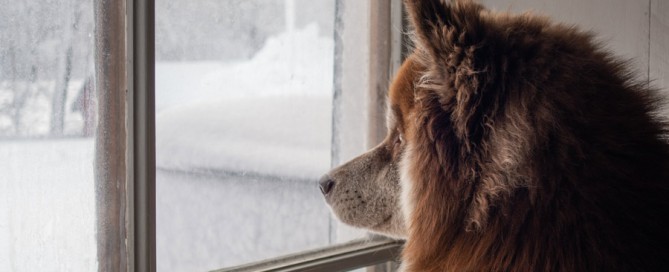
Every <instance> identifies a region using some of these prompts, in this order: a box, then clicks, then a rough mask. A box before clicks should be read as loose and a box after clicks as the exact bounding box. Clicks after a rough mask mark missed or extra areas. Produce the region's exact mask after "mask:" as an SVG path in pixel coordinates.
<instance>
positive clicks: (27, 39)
mask: <svg viewBox="0 0 669 272" xmlns="http://www.w3.org/2000/svg"><path fill="white" fill-rule="evenodd" d="M0 7H2V8H0V41H2V42H1V43H0V173H2V174H0V271H95V270H96V269H97V260H96V240H95V201H94V199H95V193H94V182H93V180H94V179H93V175H94V167H93V157H94V156H93V150H94V127H95V124H94V123H95V106H96V102H95V91H94V79H93V78H94V70H95V69H94V68H95V67H94V64H93V54H94V52H93V1H90V0H64V1H13V0H0Z"/></svg>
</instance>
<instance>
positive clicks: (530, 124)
mask: <svg viewBox="0 0 669 272" xmlns="http://www.w3.org/2000/svg"><path fill="white" fill-rule="evenodd" d="M404 3H405V5H406V9H407V14H408V17H409V21H410V22H411V25H412V26H413V29H414V32H413V43H414V44H413V46H414V50H413V53H412V54H410V55H409V56H408V58H407V59H406V60H405V63H404V64H403V65H402V67H401V69H400V71H399V72H398V74H397V75H396V77H395V79H394V81H393V82H392V84H391V87H390V89H389V94H388V105H389V108H388V118H387V119H388V122H387V123H388V135H387V137H386V138H385V140H384V141H383V142H382V143H381V144H380V145H379V146H377V147H376V148H374V149H372V150H371V151H369V152H368V153H365V154H363V155H361V156H360V157H358V158H356V159H353V160H352V161H350V162H348V163H346V164H344V165H342V166H341V167H339V168H336V169H333V170H332V171H331V172H330V173H329V174H328V175H326V176H325V177H324V179H323V180H322V182H321V188H322V190H323V192H324V194H325V195H326V199H327V202H328V203H329V204H330V206H331V207H332V210H333V211H334V213H335V215H336V216H337V217H338V218H339V219H340V220H341V221H343V222H344V223H347V224H350V225H353V226H356V227H362V228H367V229H370V230H372V231H376V232H380V233H383V234H386V235H390V236H394V237H406V236H411V237H412V238H413V237H414V235H413V234H414V233H434V232H436V229H440V228H444V227H445V226H449V229H453V231H454V232H466V231H471V230H475V229H482V228H484V227H485V225H486V224H487V220H488V217H489V214H490V211H489V209H490V208H491V207H494V206H496V202H497V201H500V199H501V198H503V197H504V196H505V195H508V194H510V193H511V192H512V191H514V190H516V189H517V188H527V187H531V186H532V185H531V184H527V183H526V181H527V180H528V179H527V178H526V177H527V176H528V175H532V174H533V173H527V172H523V171H527V170H526V169H530V168H529V167H525V166H527V165H528V164H531V163H532V160H531V155H530V152H533V150H531V148H532V147H533V146H539V145H540V144H539V143H540V142H543V143H546V142H549V141H550V139H548V138H547V137H548V136H546V135H548V134H547V133H546V131H548V130H550V129H552V128H554V127H555V125H554V124H555V122H558V121H560V120H557V119H555V118H556V117H555V116H556V112H559V110H558V108H557V106H556V105H558V104H560V103H562V104H569V103H570V101H581V100H575V98H574V97H571V95H581V94H576V93H569V92H562V91H563V90H568V89H569V88H568V86H569V84H581V86H583V83H582V80H580V78H582V77H583V75H581V74H579V73H576V72H571V71H569V73H564V74H556V73H554V71H555V67H577V68H579V69H580V71H582V72H583V71H585V72H589V73H602V74H606V70H605V69H600V67H597V66H587V67H585V66H584V65H583V64H578V63H572V62H579V61H581V60H583V59H584V58H589V59H591V58H602V59H605V54H601V53H598V52H597V51H596V50H595V49H593V48H594V46H593V45H592V44H591V43H590V36H589V34H587V33H582V32H579V31H577V30H575V29H572V28H570V27H567V26H562V25H553V24H551V23H550V22H549V21H548V20H547V19H546V18H543V17H537V16H532V15H529V14H524V15H520V16H512V15H508V14H503V13H494V12H490V11H488V10H486V9H485V8H484V7H483V6H481V5H479V4H477V3H474V2H473V1H466V0H462V1H440V0H434V1H432V0H405V1H404ZM585 63H586V64H585V65H590V64H591V63H596V61H590V62H585ZM565 86H566V87H565ZM539 87H541V88H542V89H539ZM583 88H586V87H583ZM545 90H560V92H561V93H556V92H553V93H548V92H546V91H545ZM549 96H556V97H557V98H558V99H562V100H564V101H557V102H551V101H549V100H548V97H549ZM563 102H564V103H563ZM510 105H512V106H510ZM569 105H570V106H573V109H569V110H573V111H578V110H579V109H580V108H584V107H585V105H580V104H577V103H571V104H569ZM561 110H566V109H561ZM542 137H544V138H542ZM563 137H567V138H569V136H564V135H563ZM534 151H536V150H534ZM405 219H406V220H405ZM408 222H410V223H411V224H412V225H411V226H408V225H407V224H408ZM417 222H422V223H421V224H418V223H417ZM423 223H424V224H423ZM419 225H420V226H421V227H420V228H419V227H417V226H419ZM422 227H425V228H422ZM428 238H429V237H428ZM428 238H426V239H428ZM424 242H425V243H430V241H427V240H426V241H424Z"/></svg>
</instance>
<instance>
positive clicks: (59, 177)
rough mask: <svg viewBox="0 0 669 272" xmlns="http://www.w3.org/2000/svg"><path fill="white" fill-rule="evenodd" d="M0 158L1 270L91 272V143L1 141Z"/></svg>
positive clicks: (93, 253)
mask: <svg viewBox="0 0 669 272" xmlns="http://www.w3.org/2000/svg"><path fill="white" fill-rule="evenodd" d="M0 158H1V160H2V163H0V173H2V174H1V175H0V271H95V269H97V263H96V254H97V253H96V250H95V230H94V225H95V221H94V220H95V205H94V203H95V202H94V187H93V141H92V140H91V139H70V140H30V141H0Z"/></svg>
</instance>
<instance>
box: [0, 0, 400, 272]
mask: <svg viewBox="0 0 669 272" xmlns="http://www.w3.org/2000/svg"><path fill="white" fill-rule="evenodd" d="M395 2H397V3H399V1H394V2H393V3H395ZM0 4H2V5H3V7H6V8H3V9H2V10H1V11H0V15H2V16H1V18H0V30H2V31H1V32H0V36H2V39H3V41H9V42H8V43H6V44H3V46H1V47H0V58H1V60H2V62H1V63H0V64H1V65H0V69H2V70H0V71H1V72H0V137H2V138H1V139H0V145H1V146H2V148H0V155H1V156H2V158H8V160H7V163H5V160H4V159H3V163H2V164H1V165H0V171H2V173H3V176H2V177H1V178H0V245H2V246H0V270H2V271H26V270H34V269H36V268H37V269H42V270H53V269H56V270H65V271H93V270H99V271H121V270H126V268H127V269H131V270H136V271H144V270H148V271H152V270H156V269H157V270H160V271H170V270H184V269H185V270H191V269H192V270H205V269H219V268H222V267H228V266H235V265H243V264H244V263H248V262H263V259H267V258H279V259H278V260H283V261H289V257H278V256H281V255H284V256H296V255H298V256H307V257H308V259H306V260H305V263H308V262H307V261H308V260H311V261H313V260H314V258H312V257H313V255H310V253H312V252H314V251H319V252H333V250H334V251H335V252H343V253H345V254H346V256H348V255H351V256H357V255H355V254H362V255H360V256H363V258H362V259H361V260H362V261H351V260H354V259H355V258H358V257H353V258H354V259H346V258H345V259H337V258H334V259H333V258H331V256H330V255H327V254H326V255H321V257H323V256H325V259H319V260H321V261H324V262H325V263H326V264H327V265H329V263H337V262H339V263H343V262H345V263H346V264H345V265H344V266H337V265H335V266H331V267H348V268H350V269H354V268H357V267H364V266H367V265H371V264H375V263H379V262H383V261H385V260H391V259H392V258H393V257H391V256H396V253H397V249H398V248H399V244H398V243H397V242H393V241H386V240H380V241H378V240H374V239H370V238H369V237H368V236H367V234H366V233H364V232H362V231H353V230H350V229H347V228H346V227H344V226H342V225H339V224H338V223H337V222H336V221H334V220H333V219H332V218H331V215H330V213H329V211H328V208H327V207H326V206H325V203H324V201H323V200H322V198H321V195H320V192H319V191H318V189H317V186H316V182H315V181H316V180H317V178H318V177H319V176H320V175H322V174H324V173H325V172H326V171H327V170H328V169H329V168H330V167H331V166H332V165H336V164H338V163H339V162H341V161H345V160H347V159H348V158H350V157H352V156H354V155H356V154H357V153H359V152H362V151H364V150H365V149H366V148H367V147H368V146H369V145H371V144H374V141H375V139H376V138H374V137H376V136H374V137H373V136H369V135H368V134H370V133H367V131H368V127H369V124H370V123H375V122H373V120H371V119H369V118H368V117H367V116H368V115H369V114H370V112H375V111H376V109H372V107H370V106H372V105H375V104H373V103H372V102H370V101H376V100H373V99H377V98H378V97H377V96H376V95H377V93H376V92H374V93H373V92H368V91H366V90H367V89H369V87H370V86H373V85H375V86H376V85H378V88H384V87H385V84H386V83H387V81H388V77H387V75H388V73H389V70H388V69H386V70H385V71H384V72H383V75H385V78H383V80H380V81H379V82H380V83H378V82H374V81H371V80H370V77H372V76H371V75H370V74H371V73H372V72H373V71H372V70H373V69H375V68H370V67H371V66H370V65H371V64H370V58H369V56H370V54H371V53H370V50H371V46H372V45H370V41H369V37H370V34H371V33H370V30H369V28H368V27H362V28H360V27H357V25H363V26H367V25H369V24H373V23H374V22H372V19H371V17H370V14H372V13H373V12H372V11H373V10H375V9H374V7H376V6H378V5H379V4H378V3H375V4H374V3H370V2H360V1H334V0H332V1H307V0H286V1H261V0H252V1H249V0H246V1H241V0H240V1H205V0H203V1H158V2H156V3H155V7H154V3H153V1H132V0H128V1H98V2H93V1H90V0H68V1H65V2H58V3H56V2H53V3H52V2H47V3H46V4H45V3H31V2H25V1H24V2H21V1H18V2H17V1H4V2H0ZM386 8H387V12H388V13H389V12H390V6H389V4H388V5H387V6H386ZM395 8H397V6H395ZM154 12H155V17H154ZM19 14H24V15H21V16H19ZM25 14H28V16H26V15H25ZM126 14H127V16H126ZM385 16H386V17H383V18H385V19H388V17H389V14H386V15H385ZM398 18H399V17H398ZM376 23H377V24H378V22H376ZM344 24H346V26H347V27H344ZM398 25H401V24H398ZM154 29H155V43H156V44H158V45H157V46H154V42H153V41H154V39H153V35H154V32H153V31H154ZM195 30H197V31H195ZM396 32H397V33H400V28H397V31H396ZM385 38H388V39H389V38H390V37H389V36H388V37H385ZM395 38H396V37H395ZM344 42H350V43H351V45H352V46H353V45H355V46H356V47H359V48H360V49H361V50H348V49H345V48H352V47H345V46H343V43H344ZM377 42H382V41H380V40H379V41H377ZM383 42H386V43H387V42H388V41H387V40H386V41H383ZM154 49H155V51H154ZM384 52H385V51H384ZM154 53H155V59H154ZM386 53H388V54H390V53H389V52H386ZM384 59H385V60H388V59H389V56H385V57H384ZM387 67H388V66H386V67H385V68H387ZM377 68H378V67H377ZM349 70H350V71H351V73H347V74H344V73H343V71H349ZM154 71H155V78H156V80H155V89H156V93H155V97H154V96H153V95H154V93H153V89H154V86H153V84H154V80H153V78H154V74H153V73H154ZM344 90H360V91H359V92H353V91H344ZM375 90H376V89H375ZM154 114H155V117H154ZM234 114H239V115H238V116H234ZM377 115H378V116H382V114H378V113H377ZM154 120H155V121H156V125H155V127H154V123H153V122H154ZM154 128H155V132H154ZM374 129H377V128H374ZM349 131H355V132H354V133H348V132H349ZM154 135H155V139H154V138H153V137H154ZM370 135H371V134H370ZM154 144H155V148H156V149H154ZM154 156H156V157H155V158H154ZM154 163H155V165H154ZM154 174H155V176H154ZM153 181H157V184H156V185H155V188H154V183H153ZM154 194H155V195H154ZM154 197H155V199H154ZM154 204H155V205H157V207H153V205H154ZM154 215H155V217H154ZM154 218H155V220H157V222H153V220H154ZM154 228H155V230H156V233H154ZM358 238H362V239H363V240H365V241H364V242H359V241H355V239H358ZM349 241H352V242H349ZM345 242H349V243H345ZM340 243H344V244H343V245H339V244H340ZM5 245H6V246H5ZM330 246H334V247H330ZM322 247H326V249H318V248H322ZM35 250H37V252H36V251H35ZM381 250H383V251H384V252H386V253H384V254H385V255H379V254H375V253H378V252H381ZM361 252H362V253H361ZM337 254H339V253H337ZM365 254H366V255H365ZM372 255H373V257H372V258H369V256H372ZM328 256H330V257H328ZM337 256H339V257H341V256H340V255H337ZM364 256H367V257H364ZM319 258H320V257H319ZM347 258H348V257H347ZM305 265H308V264H305ZM328 267H330V266H328Z"/></svg>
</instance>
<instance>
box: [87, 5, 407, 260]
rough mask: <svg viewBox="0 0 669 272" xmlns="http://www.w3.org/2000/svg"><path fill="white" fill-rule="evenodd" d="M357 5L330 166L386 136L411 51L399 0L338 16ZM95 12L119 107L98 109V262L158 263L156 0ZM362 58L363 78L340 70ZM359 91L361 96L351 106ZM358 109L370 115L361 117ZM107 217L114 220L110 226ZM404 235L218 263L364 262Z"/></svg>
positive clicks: (111, 103) (103, 70)
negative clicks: (391, 88)
mask: <svg viewBox="0 0 669 272" xmlns="http://www.w3.org/2000/svg"><path fill="white" fill-rule="evenodd" d="M351 7H353V8H351ZM358 8H363V9H362V10H363V12H356V13H355V14H356V15H355V16H358V17H356V18H347V19H346V20H353V21H350V22H349V23H352V24H355V25H358V26H360V25H362V26H363V27H348V28H344V27H343V25H342V24H343V23H345V22H344V20H341V19H340V18H337V22H335V25H336V27H335V28H336V30H335V34H334V35H335V63H336V64H335V80H334V87H335V93H334V99H333V106H334V107H333V142H332V144H333V151H332V152H333V153H332V158H333V166H334V165H338V164H340V163H341V162H342V161H345V160H348V159H349V158H350V157H352V156H353V155H355V154H358V153H361V152H363V151H364V150H367V149H369V148H370V147H372V146H374V145H376V144H378V143H379V142H380V141H381V140H382V139H383V137H385V129H386V128H385V121H384V120H383V119H384V118H385V108H386V105H385V97H386V91H387V87H388V83H389V82H390V77H391V75H393V74H394V72H395V71H396V70H397V69H398V67H399V65H400V63H401V61H402V56H403V55H404V53H405V51H406V48H405V47H403V45H404V44H405V42H404V41H405V36H404V35H403V33H405V31H404V29H405V25H406V24H405V23H404V21H403V18H402V15H403V12H402V10H401V8H402V6H401V1H400V0H390V1H385V0H371V1H358V0H336V9H337V15H341V14H343V11H344V9H347V10H349V9H350V10H349V11H355V10H358ZM95 11H96V16H95V22H96V29H97V31H96V34H95V35H96V39H95V40H96V41H95V43H96V75H97V76H96V85H97V87H98V88H97V89H98V90H99V91H98V92H99V95H100V96H99V97H100V99H101V102H100V104H105V106H104V107H106V108H107V114H109V113H113V114H110V115H104V116H103V117H111V118H109V120H107V121H104V120H103V119H107V118H100V125H99V126H98V133H97V134H96V135H97V136H96V137H97V138H96V151H95V152H96V162H95V163H96V166H97V167H96V169H102V170H96V178H95V182H96V188H102V189H98V190H96V199H97V200H96V203H97V204H96V207H97V213H98V214H101V215H102V216H98V219H97V223H96V224H97V229H98V230H97V243H98V263H99V265H98V269H99V270H101V271H118V270H122V268H123V267H125V268H126V269H125V270H127V271H156V222H155V216H156V211H155V209H156V207H155V205H156V204H155V199H156V196H155V182H156V174H155V172H156V170H155V169H156V158H155V57H154V54H155V41H154V37H155V32H154V31H155V30H154V29H155V1H154V0H125V1H114V0H101V1H96V3H95ZM398 25H399V26H401V27H397V26H398ZM119 40H120V41H121V42H118V41H119ZM347 45H349V46H347ZM343 48H359V49H360V50H348V51H346V50H343ZM105 50H106V51H105ZM358 57H362V62H356V63H355V64H354V65H360V64H362V65H363V66H362V67H363V70H364V73H362V74H363V75H362V76H363V78H362V80H359V79H360V78H359V75H353V74H354V73H349V74H345V73H342V71H347V70H350V69H349V68H347V67H348V66H349V65H350V64H349V63H346V62H345V61H342V60H346V59H357V58H358ZM365 68H366V69H365ZM356 70H360V67H359V66H358V67H357V68H356ZM355 74H357V73H355ZM342 90H347V91H346V92H343V91H342ZM353 90H367V91H357V92H355V91H353ZM352 100H357V101H364V102H363V103H355V104H356V106H355V107H353V108H344V104H345V103H346V102H347V101H352ZM101 108H102V107H101ZM361 114H362V115H361ZM360 116H365V118H363V120H362V123H360V120H359V119H360V118H359V117H360ZM356 119H358V120H356ZM119 123H120V124H122V125H123V127H122V129H118V130H111V131H110V129H109V127H108V125H109V124H116V125H118V124H119ZM361 125H362V127H363V128H364V129H363V130H362V131H363V132H364V133H361V135H359V136H360V137H359V138H355V139H343V138H342V137H341V133H342V132H343V131H351V129H358V128H360V126H361ZM353 131H360V130H359V129H358V130H353ZM356 137H357V136H356ZM351 141H354V142H356V143H355V145H353V146H354V147H355V148H354V149H347V150H343V148H345V146H349V144H350V143H351ZM113 162H121V164H122V165H123V166H122V168H121V169H119V168H115V169H106V167H107V166H108V165H109V163H113ZM98 172H102V173H98ZM119 184H121V185H122V186H120V187H119V186H118V185H119ZM110 188H112V189H110ZM113 188H116V189H113ZM110 222H111V226H112V227H111V228H110V227H108V225H105V224H109V223H110ZM331 236H332V234H331ZM402 244H403V243H402V242H401V241H395V240H391V239H388V238H378V237H371V238H369V237H368V238H367V239H363V240H356V241H351V242H349V243H345V244H339V245H333V246H328V247H325V248H322V249H316V250H310V251H305V252H298V253H295V254H292V255H287V256H282V257H277V258H273V259H269V260H263V261H260V262H256V263H252V264H247V265H243V266H238V267H234V268H226V269H222V270H217V271H258V269H260V268H262V269H264V270H261V271H334V270H337V271H338V270H342V269H355V268H362V267H368V266H370V265H374V264H378V263H383V262H392V261H396V260H397V259H398V256H399V253H400V251H401V247H402ZM100 249H103V250H100ZM394 267H396V265H388V266H376V267H373V268H368V271H387V270H394ZM116 268H121V269H116ZM388 268H389V269H388Z"/></svg>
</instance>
